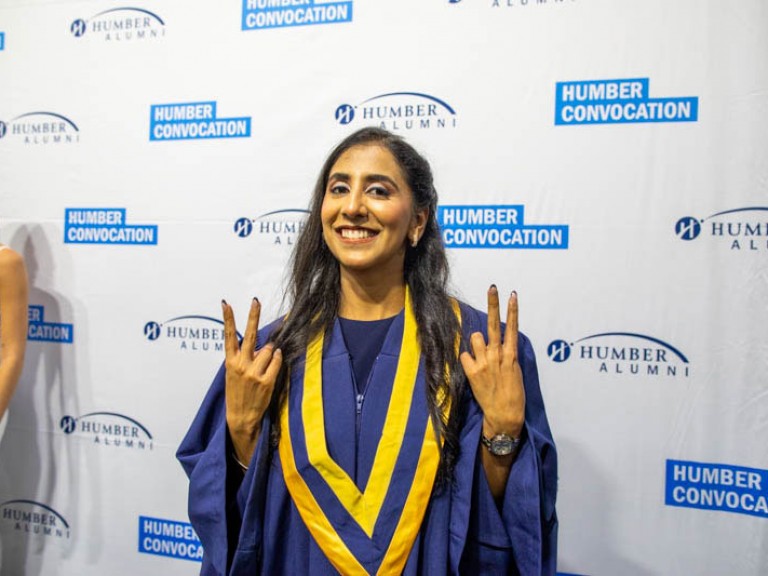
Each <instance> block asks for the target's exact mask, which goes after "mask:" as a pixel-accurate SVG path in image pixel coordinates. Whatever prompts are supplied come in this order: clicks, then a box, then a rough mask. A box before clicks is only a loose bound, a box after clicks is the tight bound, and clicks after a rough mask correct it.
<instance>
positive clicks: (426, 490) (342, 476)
mask: <svg viewBox="0 0 768 576" xmlns="http://www.w3.org/2000/svg"><path fill="white" fill-rule="evenodd" d="M455 309H456V313H457V316H458V317H459V318H460V315H459V312H458V306H455ZM416 331H417V325H416V319H415V317H414V315H413V308H412V304H411V300H410V294H409V292H408V288H407V287H406V297H405V318H404V328H403V341H402V344H401V348H400V355H399V359H398V365H397V371H396V375H395V380H394V385H393V388H392V394H391V396H390V402H389V408H388V410H387V416H386V419H385V422H384V428H383V430H382V441H380V442H379V444H378V447H377V449H376V455H375V458H374V461H373V467H372V469H371V473H370V476H369V479H368V483H367V485H366V487H365V491H364V492H361V491H360V490H359V489H358V487H357V486H356V485H355V483H354V482H353V481H352V479H351V478H350V477H349V476H348V475H347V473H346V472H345V471H344V470H343V469H342V468H341V467H340V466H339V465H338V464H337V463H336V462H335V461H334V460H333V459H332V458H331V456H330V455H329V453H328V449H327V443H326V437H325V418H324V414H323V395H322V387H323V379H322V354H323V339H324V335H323V333H322V331H321V332H320V333H319V334H318V335H317V336H315V337H314V338H313V340H312V341H311V342H310V343H309V346H308V347H307V352H306V365H305V372H304V380H303V387H304V388H303V395H302V398H301V418H302V420H303V428H304V439H303V440H304V443H305V445H306V451H307V456H308V458H309V462H310V464H311V466H312V467H314V469H315V470H316V471H317V473H318V474H320V476H322V478H323V479H324V481H325V482H326V483H327V485H328V487H329V488H330V489H331V490H332V491H333V493H334V494H335V496H336V498H338V501H339V502H340V503H341V505H342V506H343V507H344V509H345V510H346V511H347V513H348V514H349V515H350V516H351V517H352V518H354V520H355V522H356V523H357V524H358V525H359V527H360V528H361V529H362V531H363V532H364V533H365V534H366V535H367V536H368V538H372V537H373V531H374V527H375V526H376V521H377V519H378V518H379V513H380V511H381V508H382V504H383V502H384V499H385V497H386V496H387V491H388V489H389V487H390V480H391V478H392V474H393V471H394V469H395V463H396V461H397V459H398V455H399V453H400V449H401V447H402V444H403V438H404V436H405V429H406V425H407V424H408V418H409V413H410V411H411V401H412V399H413V396H414V393H422V392H423V391H422V390H415V388H416V380H417V373H418V369H419V360H420V357H421V347H420V346H419V341H418V338H417V333H416ZM288 394H289V395H290V390H289V391H288ZM289 400H290V399H289ZM289 400H286V402H285V403H284V406H283V409H282V411H281V415H280V424H281V430H282V433H281V435H280V443H279V446H278V451H279V454H280V460H281V463H282V468H283V475H284V478H285V483H286V486H287V487H288V491H289V492H290V494H291V498H292V499H293V502H294V504H295V505H296V508H297V509H298V511H299V514H300V515H301V518H302V519H303V521H304V524H305V525H306V527H307V529H308V530H309V532H310V533H311V534H312V536H313V538H314V539H315V541H316V542H317V544H318V545H319V546H320V548H321V549H322V551H323V552H324V553H325V555H326V557H327V558H328V560H329V561H330V562H331V564H333V566H334V567H335V568H336V569H337V570H338V571H339V572H340V573H342V574H354V575H357V574H360V575H363V574H368V571H367V570H366V569H365V567H364V566H363V565H362V564H361V562H360V561H359V560H358V559H357V558H356V557H355V555H354V554H353V552H352V551H351V550H350V549H349V547H348V546H347V544H346V543H345V542H344V539H343V538H342V535H341V534H339V532H338V531H337V529H336V527H334V526H333V525H332V524H331V522H330V521H329V519H328V517H327V515H326V513H325V511H324V510H323V508H322V507H321V505H320V504H319V503H318V500H317V499H316V498H315V495H314V494H313V493H312V490H311V489H310V487H309V486H308V484H307V482H306V481H305V479H304V477H303V476H302V475H301V473H300V472H299V470H298V468H297V464H296V460H295V458H294V447H293V443H292V440H291V430H290V424H289V407H288V405H289V403H290V402H289ZM447 404H449V402H446V405H447ZM445 410H446V413H447V412H448V410H449V407H448V406H446V408H445ZM307 431H311V433H308V432H307ZM384 439H393V440H390V441H384ZM440 448H441V446H440V442H438V439H437V438H436V435H435V432H434V429H433V426H432V421H431V418H429V417H428V416H427V418H426V426H425V430H424V436H423V441H422V444H421V451H420V454H419V457H418V463H417V465H416V468H415V470H414V471H413V480H412V482H411V487H410V490H409V492H408V495H407V497H406V498H405V502H404V505H403V510H402V513H401V515H400V518H399V520H398V523H397V526H396V528H395V530H394V533H393V535H392V538H391V540H390V542H389V545H388V547H387V549H386V552H385V553H384V556H383V559H382V561H381V563H380V565H379V568H378V572H377V573H378V574H399V573H401V572H402V570H403V568H404V566H405V562H406V560H407V559H408V555H409V553H410V551H411V548H412V547H413V543H414V541H415V540H416V536H417V535H418V533H419V530H420V528H421V522H422V520H423V518H424V513H425V511H426V509H427V506H428V504H429V499H430V495H431V493H432V487H433V484H434V481H435V475H436V472H437V468H438V465H439V463H440Z"/></svg>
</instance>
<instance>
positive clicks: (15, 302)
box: [0, 244, 28, 438]
mask: <svg viewBox="0 0 768 576" xmlns="http://www.w3.org/2000/svg"><path fill="white" fill-rule="evenodd" d="M27 291H28V289H27V272H26V269H25V268H24V260H22V258H21V256H20V255H19V254H17V253H16V252H14V251H13V250H11V249H10V248H9V247H8V246H4V245H2V244H0V438H2V437H3V433H4V431H5V425H6V417H5V414H6V410H7V409H8V404H10V402H11V396H13V391H14V390H15V389H16V384H17V383H18V381H19V376H21V368H22V366H23V365H24V349H25V347H26V344H27Z"/></svg>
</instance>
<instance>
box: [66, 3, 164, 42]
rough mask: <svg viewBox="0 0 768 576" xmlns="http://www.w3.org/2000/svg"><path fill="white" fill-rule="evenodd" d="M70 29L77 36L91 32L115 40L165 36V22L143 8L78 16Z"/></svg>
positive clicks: (128, 8)
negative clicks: (88, 16)
mask: <svg viewBox="0 0 768 576" xmlns="http://www.w3.org/2000/svg"><path fill="white" fill-rule="evenodd" d="M69 31H70V32H71V33H72V35H73V36H74V37H75V38H81V37H83V36H85V34H86V33H87V32H90V33H91V34H94V35H99V37H101V38H103V39H104V40H108V41H113V42H120V41H129V40H146V39H149V38H158V37H160V36H165V22H164V21H163V19H162V18H161V17H160V16H158V15H157V14H155V13H154V12H150V11H149V10H145V9H143V8H134V7H123V8H111V9H109V10H104V11H103V12H99V13H98V14H94V15H93V16H91V17H90V18H87V19H83V18H77V19H76V20H74V21H73V22H72V24H70V26H69Z"/></svg>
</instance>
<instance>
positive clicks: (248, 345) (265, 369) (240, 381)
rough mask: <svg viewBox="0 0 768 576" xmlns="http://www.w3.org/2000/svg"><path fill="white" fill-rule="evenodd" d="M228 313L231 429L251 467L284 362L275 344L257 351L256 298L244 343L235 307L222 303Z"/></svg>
mask: <svg viewBox="0 0 768 576" xmlns="http://www.w3.org/2000/svg"><path fill="white" fill-rule="evenodd" d="M221 308H222V312H223V314H224V350H225V353H226V360H225V362H224V365H225V367H226V385H225V399H226V409H227V428H228V429H229V437H230V438H231V440H232V446H233V447H234V450H235V457H236V458H237V460H238V461H239V462H240V463H242V464H243V465H245V466H246V467H247V466H249V465H250V462H251V456H252V455H253V451H254V450H255V448H256V442H257V440H258V439H259V433H260V432H261V421H262V418H263V417H264V413H265V412H266V411H267V408H268V407H269V403H270V400H271V399H272V391H273V390H274V388H275V382H276V381H277V374H278V372H280V366H282V363H283V355H282V353H281V351H280V349H279V348H278V349H275V347H274V345H273V344H267V345H265V346H264V347H263V348H262V349H261V350H259V351H258V352H257V351H256V344H257V342H256V336H257V334H258V331H259V314H260V313H261V304H260V303H259V301H258V299H256V298H254V299H253V301H252V302H251V310H250V312H249V313H248V324H247V326H246V327H245V335H244V336H243V341H242V343H238V341H237V329H236V328H235V315H234V313H233V312H232V307H231V306H230V305H229V304H227V303H226V302H225V301H224V300H222V301H221Z"/></svg>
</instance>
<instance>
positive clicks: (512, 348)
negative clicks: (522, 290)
mask: <svg viewBox="0 0 768 576" xmlns="http://www.w3.org/2000/svg"><path fill="white" fill-rule="evenodd" d="M517 316H518V302H517V292H516V291H514V290H513V291H512V294H510V295H509V302H508V304H507V326H506V328H505V329H504V349H505V350H506V351H508V352H511V353H512V354H517V336H518V328H517V327H518V318H517Z"/></svg>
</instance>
